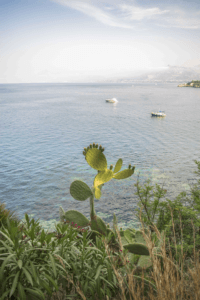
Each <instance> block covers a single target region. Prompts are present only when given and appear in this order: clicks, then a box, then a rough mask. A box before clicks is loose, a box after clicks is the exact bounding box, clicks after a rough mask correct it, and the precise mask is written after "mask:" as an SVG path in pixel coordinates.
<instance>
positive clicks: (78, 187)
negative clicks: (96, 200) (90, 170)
mask: <svg viewBox="0 0 200 300" xmlns="http://www.w3.org/2000/svg"><path fill="white" fill-rule="evenodd" d="M70 194H71V196H72V197H73V198H74V199H76V200H79V201H85V200H86V199H87V198H89V197H90V196H92V191H91V189H90V188H89V186H88V185H87V184H86V183H85V182H83V181H81V180H75V181H74V182H72V184H71V185H70Z"/></svg>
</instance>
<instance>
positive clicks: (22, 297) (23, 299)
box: [17, 282, 26, 300]
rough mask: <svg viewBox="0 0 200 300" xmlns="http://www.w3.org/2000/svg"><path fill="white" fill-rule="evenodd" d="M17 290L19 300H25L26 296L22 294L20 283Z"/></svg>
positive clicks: (22, 289)
mask: <svg viewBox="0 0 200 300" xmlns="http://www.w3.org/2000/svg"><path fill="white" fill-rule="evenodd" d="M17 288H18V292H19V297H20V300H26V294H25V292H24V288H23V286H22V284H21V282H18V285H17Z"/></svg>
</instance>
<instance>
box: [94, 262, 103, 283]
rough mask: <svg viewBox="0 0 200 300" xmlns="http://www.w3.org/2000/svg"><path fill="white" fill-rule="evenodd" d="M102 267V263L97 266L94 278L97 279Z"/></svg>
mask: <svg viewBox="0 0 200 300" xmlns="http://www.w3.org/2000/svg"><path fill="white" fill-rule="evenodd" d="M102 268H103V266H102V265H100V266H98V268H97V272H96V275H95V277H94V280H97V278H98V277H99V274H100V272H101V269H102Z"/></svg>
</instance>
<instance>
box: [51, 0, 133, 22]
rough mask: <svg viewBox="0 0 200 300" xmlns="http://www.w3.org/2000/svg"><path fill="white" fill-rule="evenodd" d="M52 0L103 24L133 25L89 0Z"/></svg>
mask: <svg viewBox="0 0 200 300" xmlns="http://www.w3.org/2000/svg"><path fill="white" fill-rule="evenodd" d="M53 1H54V2H57V3H60V4H62V5H65V6H68V7H70V8H73V9H76V10H78V11H80V12H82V13H84V14H86V15H88V16H90V17H92V18H94V19H96V20H98V21H100V22H101V23H103V24H106V25H109V26H112V27H121V28H133V26H131V25H129V24H126V23H123V22H120V21H119V20H118V19H117V18H116V17H115V16H113V15H111V14H110V13H108V12H106V10H105V11H104V10H103V9H101V8H99V7H97V6H94V5H92V4H90V3H88V2H90V1H75V0H72V1H71V0H53Z"/></svg>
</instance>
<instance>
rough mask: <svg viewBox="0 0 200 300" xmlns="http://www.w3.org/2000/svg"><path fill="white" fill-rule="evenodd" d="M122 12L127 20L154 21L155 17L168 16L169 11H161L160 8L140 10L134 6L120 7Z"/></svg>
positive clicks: (123, 5) (124, 5)
mask: <svg viewBox="0 0 200 300" xmlns="http://www.w3.org/2000/svg"><path fill="white" fill-rule="evenodd" d="M120 7H121V10H122V12H123V13H124V14H125V15H126V18H127V19H130V20H136V21H140V20H143V19H152V18H155V16H158V15H162V14H166V13H168V12H169V10H160V9H159V8H158V7H153V8H140V7H137V6H133V5H126V4H122V5H120Z"/></svg>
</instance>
